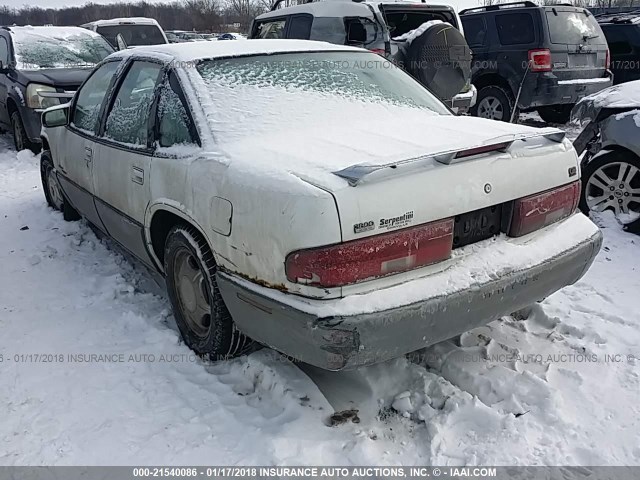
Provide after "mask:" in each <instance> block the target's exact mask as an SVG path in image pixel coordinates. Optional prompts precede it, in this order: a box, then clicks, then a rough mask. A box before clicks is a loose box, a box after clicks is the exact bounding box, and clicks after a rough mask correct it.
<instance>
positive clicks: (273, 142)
mask: <svg viewBox="0 0 640 480" xmlns="http://www.w3.org/2000/svg"><path fill="white" fill-rule="evenodd" d="M43 121H44V125H45V127H44V128H43V133H42V135H43V139H42V141H43V145H44V149H45V152H44V153H43V154H42V178H43V185H44V190H45V193H46V196H47V201H48V202H49V204H50V205H51V206H52V207H54V208H57V209H59V210H62V211H63V212H64V215H65V217H66V218H67V219H72V218H77V216H78V214H80V215H82V216H84V217H85V218H86V219H88V220H89V221H90V222H91V223H93V224H94V225H95V226H96V227H97V228H99V229H100V230H102V231H104V232H105V233H106V234H108V235H110V236H111V237H113V238H114V239H115V240H116V241H117V242H118V243H120V244H121V245H123V246H124V247H125V248H126V249H127V250H129V251H130V252H131V253H133V254H134V255H136V256H137V257H138V258H140V259H141V260H142V261H143V262H145V263H147V264H148V265H149V266H150V267H151V268H154V269H156V270H157V271H158V272H160V273H161V274H162V275H164V276H165V278H166V282H167V288H168V292H169V296H170V298H171V301H172V304H173V308H174V314H175V318H176V321H177V324H178V326H179V328H180V331H181V333H182V335H183V337H184V339H185V341H186V343H187V344H188V345H189V346H190V347H191V348H192V349H193V350H195V351H196V352H198V353H201V354H207V355H211V356H213V357H216V358H224V357H225V356H228V355H234V354H238V353H240V352H242V351H243V349H244V348H245V346H246V345H247V344H248V342H249V339H253V340H254V341H256V342H260V343H262V344H265V345H268V346H271V347H273V348H275V349H277V350H279V351H282V352H284V353H286V354H288V355H290V356H292V357H295V358H297V359H299V360H302V361H305V362H308V363H311V364H313V365H316V366H320V367H323V368H326V369H332V370H339V369H344V368H353V367H356V366H359V365H366V364H371V363H375V362H380V361H384V360H387V359H390V358H393V357H397V356H401V355H404V354H406V353H408V352H411V351H415V350H417V349H420V348H422V347H425V346H427V345H430V344H433V343H435V342H438V341H441V340H444V339H446V338H450V337H453V336H455V335H457V334H460V333H462V332H464V331H466V330H468V329H471V328H474V327H477V326H480V325H483V324H486V323H488V322H490V321H492V320H494V319H496V318H499V317H500V316H502V315H505V314H509V313H510V312H513V311H516V310H518V309H521V308H523V307H525V306H527V305H529V304H531V303H534V302H536V301H538V300H541V299H543V298H544V297H546V296H548V295H550V294H552V293H553V292H555V291H556V290H558V289H560V288H562V287H564V286H566V285H569V284H571V283H573V282H575V281H577V280H578V279H579V278H580V277H581V276H582V275H583V274H584V273H585V271H586V270H587V269H588V268H589V266H590V265H591V262H592V261H593V259H594V257H595V255H596V254H597V252H598V250H599V248H600V244H601V238H602V237H601V234H600V231H599V230H598V228H597V227H596V226H595V225H594V224H593V223H592V222H591V221H590V220H589V219H588V218H587V217H585V216H584V215H583V214H582V213H579V212H576V206H577V204H578V200H579V196H580V180H579V179H580V171H579V162H578V158H577V156H576V153H575V150H574V149H573V147H572V145H571V143H570V142H569V141H568V140H567V139H566V138H564V132H562V131H560V130H556V129H535V128H531V127H524V126H518V125H512V124H507V123H501V122H494V121H491V120H485V119H480V118H471V117H458V116H454V115H452V114H451V112H450V111H449V110H448V109H447V108H446V107H445V106H444V105H443V104H442V103H441V102H440V101H439V100H438V99H437V98H435V97H434V96H433V95H432V94H430V93H429V92H428V91H427V90H426V89H425V88H423V87H422V86H421V85H420V84H419V83H418V82H417V81H415V80H414V79H413V78H412V77H410V76H409V75H408V74H406V73H404V72H403V71H402V70H400V69H399V68H397V67H395V66H394V65H392V64H391V63H390V62H389V61H388V60H386V59H384V58H382V57H381V56H379V55H376V54H375V53H371V52H368V51H366V50H362V49H359V48H355V47H345V46H337V45H331V44H327V43H317V42H307V41H289V40H263V41H247V42H201V43H196V44H175V45H164V46H154V47H140V48H136V49H132V50H125V51H121V52H118V53H115V54H113V55H111V56H110V57H108V58H107V60H106V61H105V62H103V63H102V64H101V65H99V66H98V67H97V68H96V69H95V71H94V72H93V74H92V75H91V76H90V77H89V79H88V80H87V81H86V82H85V83H84V85H83V86H82V87H81V88H80V89H79V90H78V92H77V94H76V95H75V97H74V99H73V101H72V102H71V103H70V104H67V105H63V106H60V107H54V108H51V109H49V110H47V111H46V112H45V113H44V116H43Z"/></svg>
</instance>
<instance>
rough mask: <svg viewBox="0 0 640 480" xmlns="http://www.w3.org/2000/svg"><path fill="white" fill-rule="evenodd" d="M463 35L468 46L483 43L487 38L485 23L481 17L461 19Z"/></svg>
mask: <svg viewBox="0 0 640 480" xmlns="http://www.w3.org/2000/svg"><path fill="white" fill-rule="evenodd" d="M462 25H463V27H464V36H465V38H466V39H467V43H468V44H469V46H470V47H473V46H480V45H484V42H485V39H486V38H487V25H486V23H485V22H484V19H483V18H469V19H467V20H462Z"/></svg>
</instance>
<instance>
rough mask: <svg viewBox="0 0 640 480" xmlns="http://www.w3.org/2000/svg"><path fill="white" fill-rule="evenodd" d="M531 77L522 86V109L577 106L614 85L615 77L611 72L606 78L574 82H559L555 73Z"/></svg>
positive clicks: (584, 79)
mask: <svg viewBox="0 0 640 480" xmlns="http://www.w3.org/2000/svg"><path fill="white" fill-rule="evenodd" d="M529 75H530V76H529V77H528V78H527V79H525V82H524V85H523V86H522V92H521V93H520V99H519V101H518V106H519V107H520V108H521V109H529V108H537V107H544V106H547V105H571V104H575V103H578V101H579V100H580V99H581V98H583V97H586V96H587V95H591V94H592V93H596V92H599V91H600V90H602V89H604V88H607V87H610V86H611V85H612V84H613V75H612V73H611V72H610V71H607V75H606V76H605V77H599V78H576V79H573V80H558V77H556V76H555V75H553V73H537V74H529Z"/></svg>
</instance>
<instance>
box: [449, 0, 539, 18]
mask: <svg viewBox="0 0 640 480" xmlns="http://www.w3.org/2000/svg"><path fill="white" fill-rule="evenodd" d="M516 6H519V7H537V6H538V5H536V4H535V3H533V2H530V1H528V0H526V1H524V2H510V3H499V4H497V5H485V6H480V7H471V8H465V9H464V10H460V15H464V14H465V13H470V12H493V11H496V10H502V9H503V8H514V7H516Z"/></svg>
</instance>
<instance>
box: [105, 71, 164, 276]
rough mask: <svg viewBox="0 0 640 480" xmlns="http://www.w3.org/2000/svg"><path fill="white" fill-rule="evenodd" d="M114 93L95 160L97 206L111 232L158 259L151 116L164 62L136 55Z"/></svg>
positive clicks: (131, 247)
mask: <svg viewBox="0 0 640 480" xmlns="http://www.w3.org/2000/svg"><path fill="white" fill-rule="evenodd" d="M126 70H127V71H126V73H125V74H124V76H123V77H122V79H121V81H120V82H119V85H118V86H116V91H115V94H114V95H113V96H112V97H111V100H110V105H109V108H108V110H107V115H106V120H105V122H104V125H103V127H102V132H101V136H100V141H99V144H98V145H97V156H96V157H94V162H93V186H94V190H95V197H96V198H95V201H96V209H97V210H98V214H99V215H100V218H101V220H102V222H103V224H104V226H105V228H106V229H107V232H108V233H109V235H110V236H111V237H113V238H114V239H115V240H116V241H117V242H118V243H120V244H121V245H122V246H123V247H125V248H126V249H127V250H129V251H130V252H131V253H133V254H134V255H135V256H137V257H138V258H139V259H140V260H142V261H143V262H145V263H148V264H149V265H153V264H152V261H151V258H150V257H149V255H148V253H147V249H146V246H145V242H144V237H143V233H144V229H143V224H144V216H145V212H146V209H147V206H148V204H149V201H150V189H149V174H150V167H151V154H152V152H153V145H152V141H151V137H152V134H151V128H152V127H153V122H152V121H151V120H150V118H151V115H152V110H153V107H154V104H155V100H156V87H157V85H158V80H159V78H160V77H161V74H162V70H163V65H162V64H161V63H158V62H155V61H147V60H141V59H136V60H133V61H132V62H131V63H130V64H129V65H128V67H127V69H126Z"/></svg>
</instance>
